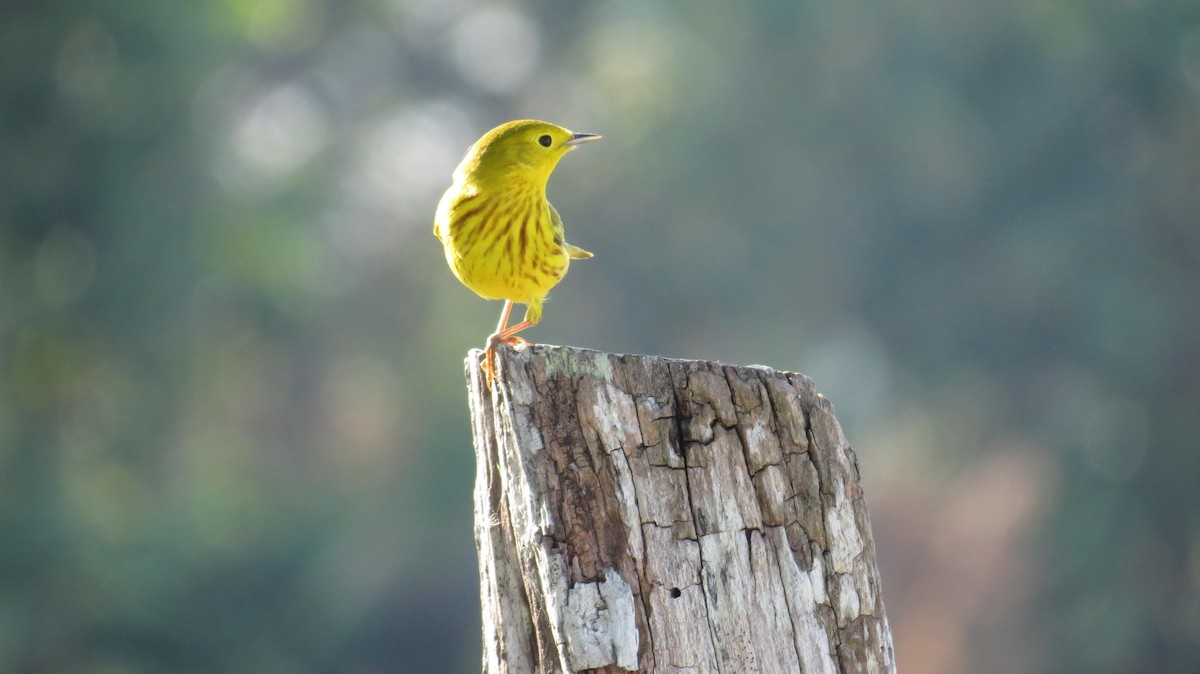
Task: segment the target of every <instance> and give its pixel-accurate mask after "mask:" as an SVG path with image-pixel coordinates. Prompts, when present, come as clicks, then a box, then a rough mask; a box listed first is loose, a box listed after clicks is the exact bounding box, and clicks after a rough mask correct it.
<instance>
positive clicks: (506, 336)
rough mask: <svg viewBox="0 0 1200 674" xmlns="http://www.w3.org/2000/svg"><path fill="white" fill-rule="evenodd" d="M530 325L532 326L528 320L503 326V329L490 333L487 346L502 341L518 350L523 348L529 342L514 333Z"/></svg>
mask: <svg viewBox="0 0 1200 674" xmlns="http://www.w3.org/2000/svg"><path fill="white" fill-rule="evenodd" d="M530 327H533V323H531V322H529V321H521V322H520V323H517V324H516V325H514V326H512V327H511V328H505V329H503V330H500V331H499V332H497V333H496V334H494V335H492V336H491V337H488V345H489V346H488V348H491V347H493V346H495V345H497V344H500V343H504V344H507V345H509V346H511V347H513V348H514V349H516V350H517V351H520V350H521V349H524V348H525V347H527V346H529V342H527V341H525V340H524V339H523V338H521V337H517V336H516V335H517V333H518V332H520V331H522V330H524V329H526V328H530Z"/></svg>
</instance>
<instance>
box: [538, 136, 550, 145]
mask: <svg viewBox="0 0 1200 674" xmlns="http://www.w3.org/2000/svg"><path fill="white" fill-rule="evenodd" d="M553 142H554V139H553V138H551V137H550V134H546V135H544V136H542V137H541V138H538V143H540V144H541V146H542V147H550V143H553Z"/></svg>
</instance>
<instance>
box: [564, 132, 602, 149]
mask: <svg viewBox="0 0 1200 674" xmlns="http://www.w3.org/2000/svg"><path fill="white" fill-rule="evenodd" d="M589 140H600V135H599V134H596V133H573V134H571V137H570V138H568V139H567V140H566V142H564V143H563V146H564V147H575V146H576V145H582V144H584V143H586V142H588V141H589Z"/></svg>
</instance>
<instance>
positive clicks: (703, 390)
mask: <svg viewBox="0 0 1200 674" xmlns="http://www.w3.org/2000/svg"><path fill="white" fill-rule="evenodd" d="M481 358H482V353H481V352H479V351H473V352H471V354H470V355H469V356H468V358H467V380H468V387H469V396H470V408H471V418H472V425H473V432H474V437H475V451H476V459H477V474H476V486H475V536H476V543H477V545H478V548H479V560H480V562H479V566H480V580H481V603H482V609H483V638H484V671H485V672H487V673H488V674H527V673H530V672H584V671H586V672H596V673H616V672H626V671H641V672H653V673H656V674H658V673H666V672H672V673H675V672H679V673H684V672H686V673H688V674H703V673H708V672H712V673H718V672H720V673H724V674H735V673H738V674H740V673H743V672H779V673H795V672H804V673H805V674H813V673H818V672H820V673H825V672H837V673H849V672H894V671H895V664H894V657H893V652H892V643H891V633H890V630H889V628H888V624H887V617H886V615H885V613H884V607H883V601H882V599H881V596H880V586H879V572H878V569H877V568H876V563H875V551H874V544H873V542H872V540H871V528H870V522H869V520H868V517H867V508H866V504H865V502H864V500H863V494H862V489H861V487H860V485H859V478H858V466H857V463H856V460H855V457H854V453H853V451H852V450H851V449H850V446H849V444H848V443H847V441H846V437H845V435H844V434H843V433H842V429H841V427H840V426H839V424H838V422H837V419H836V418H835V417H834V415H833V408H832V405H830V403H829V402H828V401H827V400H826V399H825V398H824V397H823V396H820V395H818V394H817V392H816V389H815V388H814V386H813V382H812V380H810V379H809V378H808V377H805V376H804V375H800V374H794V373H787V372H778V371H775V370H771V369H768V368H763V367H757V366H755V367H741V366H730V365H720V364H716V363H709V362H700V361H683V360H670V359H666V358H659V357H653V356H629V355H612V354H605V353H599V352H596V351H587V350H581V349H573V348H566V347H547V346H535V347H530V348H529V349H526V350H524V351H522V352H515V351H512V350H510V349H508V348H501V349H499V351H498V354H497V366H498V371H499V380H498V381H497V382H496V384H495V385H493V386H492V388H491V389H489V388H488V387H486V386H485V385H484V379H483V375H482V373H481V371H480V362H481Z"/></svg>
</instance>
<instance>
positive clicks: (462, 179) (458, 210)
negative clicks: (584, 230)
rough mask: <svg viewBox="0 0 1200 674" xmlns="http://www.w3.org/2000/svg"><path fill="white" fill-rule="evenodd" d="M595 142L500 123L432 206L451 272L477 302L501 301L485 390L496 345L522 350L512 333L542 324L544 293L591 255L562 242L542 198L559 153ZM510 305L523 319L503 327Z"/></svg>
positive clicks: (538, 125) (528, 122)
mask: <svg viewBox="0 0 1200 674" xmlns="http://www.w3.org/2000/svg"><path fill="white" fill-rule="evenodd" d="M599 139H600V135H599V134H594V133H573V132H571V131H568V130H567V129H565V128H563V127H561V126H558V125H557V124H551V123H549V122H543V121H540V120H533V119H522V120H516V121H512V122H507V123H505V124H501V125H500V126H497V127H496V128H494V129H492V130H491V131H488V132H487V133H485V134H483V136H482V137H481V138H480V139H479V140H477V141H475V143H474V144H473V145H471V147H470V148H468V149H467V153H466V155H465V156H464V157H463V159H462V162H461V163H459V165H458V168H457V169H455V171H454V176H453V179H452V182H451V185H450V187H449V188H448V189H447V190H446V192H445V194H443V195H442V198H441V200H440V201H439V202H438V206H437V212H436V214H435V215H434V224H433V233H434V236H436V237H437V238H438V240H439V241H441V243H442V247H443V249H444V251H445V254H446V263H447V264H448V265H449V266H450V271H452V272H453V273H454V276H455V277H456V278H458V280H459V281H460V282H462V284H463V285H465V286H466V287H467V288H468V289H470V290H472V291H474V292H475V294H477V295H479V296H480V297H483V298H485V299H489V300H504V308H503V309H501V312H500V321H499V323H497V325H496V331H495V332H493V333H492V334H491V335H489V336H488V338H487V343H486V349H485V357H484V363H483V369H484V372H485V374H486V375H487V379H486V380H485V381H487V382H488V383H489V385H490V383H491V382H492V381H494V380H495V376H496V371H495V367H494V362H495V349H496V347H497V346H498V345H500V344H508V345H510V346H513V347H514V348H517V349H522V348H524V347H526V346H528V344H529V342H527V341H525V340H524V339H523V338H521V337H518V336H517V333H519V332H521V331H523V330H526V329H527V328H530V327H532V326H534V325H537V323H538V322H539V321H540V320H541V318H542V303H543V302H544V301H545V299H546V294H547V293H549V292H550V289H551V288H553V287H554V286H555V285H557V284H558V282H559V281H561V280H562V279H563V277H564V276H566V274H567V268H568V266H570V263H571V260H581V259H586V258H590V257H592V253H590V252H588V251H586V250H584V249H582V248H580V247H578V246H574V245H572V244H569V243H567V241H566V238H565V235H564V233H563V222H562V218H561V217H560V216H559V214H558V211H557V210H556V209H555V208H554V206H552V205H551V204H550V202H549V200H547V199H546V184H547V182H549V180H550V174H551V173H553V172H554V168H555V167H556V166H557V165H558V161H559V160H560V159H562V158H563V156H564V155H566V154H567V153H568V152H570V151H571V150H573V149H575V148H577V147H579V146H580V145H582V144H584V143H588V142H591V141H594V140H599ZM514 304H524V305H525V306H526V310H525V318H524V319H523V320H522V321H521V322H520V323H517V324H515V325H512V326H509V325H508V320H509V315H510V314H511V313H512V309H513V305H514Z"/></svg>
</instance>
